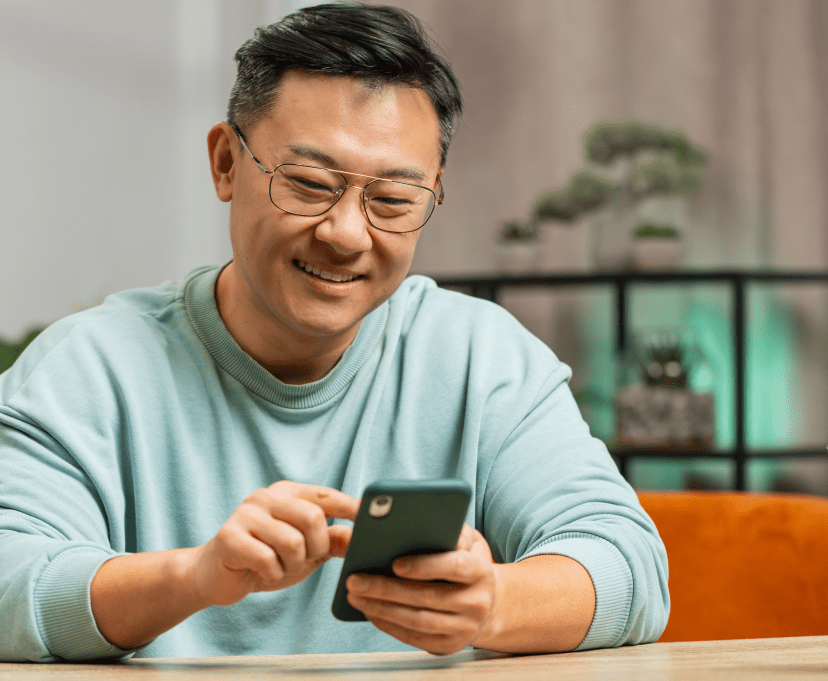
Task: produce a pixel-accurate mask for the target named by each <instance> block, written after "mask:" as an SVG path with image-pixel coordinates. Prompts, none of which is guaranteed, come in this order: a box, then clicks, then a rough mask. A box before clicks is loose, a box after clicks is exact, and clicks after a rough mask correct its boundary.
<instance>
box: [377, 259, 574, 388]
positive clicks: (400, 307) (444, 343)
mask: <svg viewBox="0 0 828 681" xmlns="http://www.w3.org/2000/svg"><path fill="white" fill-rule="evenodd" d="M392 320H393V321H392ZM389 322H390V323H396V324H397V325H398V326H399V333H400V336H401V338H402V339H404V341H405V344H406V346H407V350H408V352H421V353H427V354H430V355H431V356H432V357H433V358H435V359H436V358H437V357H440V356H444V355H451V356H454V357H455V358H456V357H457V356H458V355H459V356H463V357H465V358H467V359H468V360H469V362H471V361H474V363H475V364H476V365H480V366H485V365H489V366H490V370H491V371H493V372H495V373H496V372H497V371H498V370H499V369H500V370H502V371H505V372H518V373H523V372H524V371H526V369H527V368H528V367H529V366H531V367H533V368H535V369H539V368H540V367H542V366H545V367H546V368H547V370H548V371H553V370H557V369H560V368H561V367H562V366H563V365H562V364H561V363H560V361H559V360H558V358H557V357H556V356H555V354H554V353H553V352H552V350H551V349H550V348H549V347H548V346H547V345H546V344H545V343H543V342H542V341H541V340H540V339H538V338H537V337H536V336H534V335H533V334H532V333H530V332H529V331H528V330H527V329H526V328H525V327H524V326H523V325H522V324H521V323H520V322H519V321H518V320H517V319H515V317H514V316H513V315H512V314H510V313H509V312H508V311H507V310H506V309H505V308H503V307H501V306H500V305H497V304H495V303H492V302H490V301H487V300H483V299H480V298H475V297H473V296H469V295H465V294H463V293H459V292H457V291H451V290H447V289H442V288H439V287H438V286H437V284H436V283H435V282H434V281H433V280H432V279H429V278H427V277H423V276H419V275H415V276H411V277H409V278H408V279H406V280H405V281H404V282H403V284H402V285H401V286H400V288H399V289H398V290H397V292H396V293H395V294H394V295H393V296H392V298H391V310H390V314H389Z"/></svg>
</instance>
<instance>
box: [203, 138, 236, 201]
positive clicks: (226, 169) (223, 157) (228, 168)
mask: <svg viewBox="0 0 828 681" xmlns="http://www.w3.org/2000/svg"><path fill="white" fill-rule="evenodd" d="M234 145H235V146H234ZM237 147H238V141H237V138H236V133H235V131H234V130H233V128H231V127H230V126H229V125H228V124H227V123H224V122H221V123H216V124H215V125H214V126H213V127H212V128H210V132H208V133H207V151H208V152H209V154H210V173H211V174H212V175H213V184H214V185H215V187H216V196H218V197H219V199H220V200H221V201H229V200H230V199H232V198H233V174H234V169H235V166H236V154H237V153H238V152H237Z"/></svg>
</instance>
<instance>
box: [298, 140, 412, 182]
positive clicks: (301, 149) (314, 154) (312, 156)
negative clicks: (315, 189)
mask: <svg viewBox="0 0 828 681" xmlns="http://www.w3.org/2000/svg"><path fill="white" fill-rule="evenodd" d="M288 149H290V151H291V152H293V153H294V154H295V155H296V156H299V157H300V158H304V159H308V160H310V161H315V162H316V163H321V164H322V165H323V166H325V167H326V168H329V169H331V170H337V168H336V166H337V165H338V163H337V161H336V159H334V158H333V157H332V156H328V154H326V153H325V152H324V151H319V150H318V149H314V148H313V147H306V146H303V145H301V144H295V145H291V146H288ZM341 172H346V171H344V170H343V171H341ZM354 174H355V175H359V174H360V173H354ZM369 177H370V176H369ZM376 177H382V178H388V179H403V180H418V181H420V182H423V181H425V179H426V176H425V174H423V173H421V172H420V171H419V170H413V169H411V168H388V169H385V170H381V171H380V173H379V174H378V175H376Z"/></svg>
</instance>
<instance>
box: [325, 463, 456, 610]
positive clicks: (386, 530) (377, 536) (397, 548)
mask: <svg viewBox="0 0 828 681" xmlns="http://www.w3.org/2000/svg"><path fill="white" fill-rule="evenodd" d="M471 493H472V491H471V487H470V486H469V485H468V483H466V482H465V481H463V480H453V479H446V480H382V481H378V482H375V483H373V484H371V485H369V486H368V487H366V488H365V492H364V493H363V495H362V502H361V503H360V507H359V512H358V513H357V517H356V521H355V522H354V532H353V535H352V537H351V542H350V544H349V545H348V552H347V554H346V555H345V562H344V563H343V565H342V572H341V574H340V576H339V584H338V585H337V587H336V593H335V594H334V600H333V606H332V610H333V614H334V616H335V617H336V618H337V619H340V620H343V621H345V622H364V621H365V616H364V615H363V614H362V613H361V612H360V611H359V610H356V609H355V608H352V607H351V605H350V604H349V603H348V600H347V590H346V589H345V580H346V579H347V578H348V576H349V575H351V574H353V573H354V572H362V573H367V574H380V575H386V576H389V577H394V573H393V571H392V570H391V564H392V563H393V562H394V560H395V559H396V558H399V557H400V556H411V555H417V554H424V553H440V552H442V551H453V550H454V549H455V547H456V546H457V540H458V538H459V537H460V531H461V530H462V529H463V521H464V520H465V518H466V510H467V509H468V506H469V501H470V499H471ZM383 496H388V497H390V498H391V504H390V510H389V511H388V515H386V516H384V517H380V518H377V517H373V516H372V515H371V514H370V512H369V509H370V507H371V502H372V501H374V500H376V499H377V498H378V497H383Z"/></svg>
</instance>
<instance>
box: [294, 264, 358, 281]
mask: <svg viewBox="0 0 828 681" xmlns="http://www.w3.org/2000/svg"><path fill="white" fill-rule="evenodd" d="M293 264H294V266H295V267H298V268H299V269H300V270H302V271H304V272H306V273H308V274H310V275H311V276H312V277H316V278H317V279H322V280H323V281H330V282H333V283H335V284H347V283H348V282H351V281H356V280H357V279H363V278H364V276H365V275H362V274H348V275H345V274H337V273H336V272H328V271H327V270H323V269H322V268H321V267H319V266H318V265H311V264H310V263H309V262H304V261H303V260H294V261H293Z"/></svg>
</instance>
